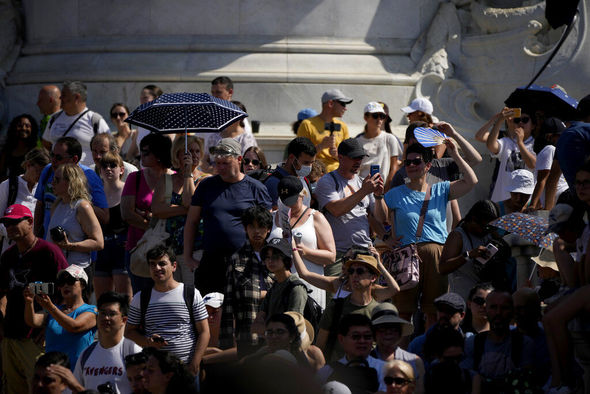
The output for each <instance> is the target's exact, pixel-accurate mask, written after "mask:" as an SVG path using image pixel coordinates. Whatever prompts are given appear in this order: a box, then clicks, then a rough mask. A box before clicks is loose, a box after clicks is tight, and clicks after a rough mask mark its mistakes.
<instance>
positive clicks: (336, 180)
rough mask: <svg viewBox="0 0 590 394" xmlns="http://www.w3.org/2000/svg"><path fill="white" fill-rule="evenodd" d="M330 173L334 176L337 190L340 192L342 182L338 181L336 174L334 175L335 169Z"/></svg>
mask: <svg viewBox="0 0 590 394" xmlns="http://www.w3.org/2000/svg"><path fill="white" fill-rule="evenodd" d="M329 174H330V176H331V177H332V179H333V180H334V185H335V186H336V191H337V192H338V193H340V183H339V182H338V179H336V175H334V171H331V172H329Z"/></svg>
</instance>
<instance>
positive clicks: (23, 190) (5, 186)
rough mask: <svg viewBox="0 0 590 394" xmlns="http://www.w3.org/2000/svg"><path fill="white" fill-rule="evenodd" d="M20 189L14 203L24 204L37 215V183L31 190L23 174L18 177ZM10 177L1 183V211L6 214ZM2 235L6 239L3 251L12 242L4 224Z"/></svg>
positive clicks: (0, 230)
mask: <svg viewBox="0 0 590 394" xmlns="http://www.w3.org/2000/svg"><path fill="white" fill-rule="evenodd" d="M17 179H18V191H17V193H16V200H14V204H22V205H24V206H25V207H27V208H29V209H30V210H31V213H32V214H33V215H35V205H36V204H37V200H36V199H35V190H37V183H35V186H33V191H31V192H29V187H28V186H27V181H25V180H24V179H23V176H22V175H20V176H19V177H18V178H17ZM9 182H10V180H9V179H6V180H5V181H4V182H2V183H0V212H2V214H4V211H5V210H6V208H8V191H9V186H10V185H9ZM0 236H1V237H4V241H3V242H2V251H4V250H6V249H8V247H9V246H10V245H12V242H10V241H9V239H8V238H7V236H6V227H4V225H3V224H0Z"/></svg>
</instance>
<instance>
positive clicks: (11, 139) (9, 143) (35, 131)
mask: <svg viewBox="0 0 590 394" xmlns="http://www.w3.org/2000/svg"><path fill="white" fill-rule="evenodd" d="M22 118H26V119H28V120H29V122H31V135H30V136H29V137H28V138H27V139H26V140H25V144H26V146H27V148H28V149H33V148H34V147H35V146H37V140H38V138H39V124H38V123H37V121H36V120H35V118H33V117H32V116H31V115H29V114H21V115H18V116H16V117H14V118H13V119H12V120H11V121H10V126H8V134H7V139H6V145H4V151H5V152H10V151H12V150H13V149H14V148H16V145H17V143H18V140H19V138H18V135H17V133H16V125H17V124H18V122H19V121H20V120H21V119H22Z"/></svg>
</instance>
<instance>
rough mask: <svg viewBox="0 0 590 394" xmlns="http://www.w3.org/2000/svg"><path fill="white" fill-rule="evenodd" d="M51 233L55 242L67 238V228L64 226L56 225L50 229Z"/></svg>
mask: <svg viewBox="0 0 590 394" xmlns="http://www.w3.org/2000/svg"><path fill="white" fill-rule="evenodd" d="M49 234H51V239H53V240H54V241H55V242H61V241H63V240H64V239H65V238H66V230H64V228H63V227H62V226H56V227H54V228H52V229H50V230H49Z"/></svg>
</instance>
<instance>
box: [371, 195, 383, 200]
mask: <svg viewBox="0 0 590 394" xmlns="http://www.w3.org/2000/svg"><path fill="white" fill-rule="evenodd" d="M373 197H375V200H382V199H383V194H373Z"/></svg>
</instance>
